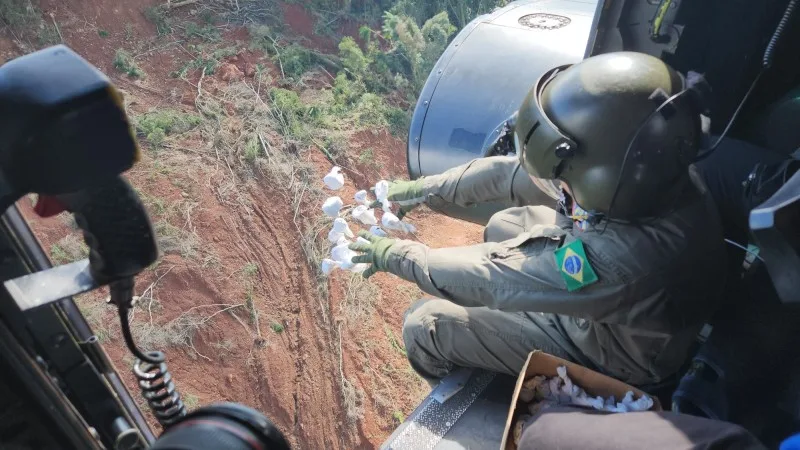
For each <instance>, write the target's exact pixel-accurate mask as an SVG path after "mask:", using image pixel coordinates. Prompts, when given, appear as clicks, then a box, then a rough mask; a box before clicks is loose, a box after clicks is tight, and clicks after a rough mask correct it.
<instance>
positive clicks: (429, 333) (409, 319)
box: [403, 299, 453, 379]
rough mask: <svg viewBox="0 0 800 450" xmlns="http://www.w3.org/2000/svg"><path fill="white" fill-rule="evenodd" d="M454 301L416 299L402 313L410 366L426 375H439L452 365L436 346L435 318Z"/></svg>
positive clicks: (445, 373)
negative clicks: (403, 314) (403, 313)
mask: <svg viewBox="0 0 800 450" xmlns="http://www.w3.org/2000/svg"><path fill="white" fill-rule="evenodd" d="M450 306H453V304H452V303H451V302H449V301H447V300H440V299H424V300H419V301H417V302H416V303H414V304H413V305H411V307H409V308H408V310H407V311H406V313H405V320H404V321H403V343H404V344H405V346H406V353H407V355H408V360H409V363H410V364H411V367H412V368H413V369H414V370H416V371H417V373H419V374H420V375H421V376H423V377H425V378H428V379H430V378H441V377H444V376H445V375H447V374H448V373H449V372H450V371H451V370H452V369H453V365H452V364H451V363H450V362H448V361H447V360H446V359H445V358H444V356H443V355H442V354H441V353H440V349H439V348H438V346H437V345H436V320H437V319H438V318H439V317H440V316H441V315H442V314H446V313H447V310H448V309H449V307H450Z"/></svg>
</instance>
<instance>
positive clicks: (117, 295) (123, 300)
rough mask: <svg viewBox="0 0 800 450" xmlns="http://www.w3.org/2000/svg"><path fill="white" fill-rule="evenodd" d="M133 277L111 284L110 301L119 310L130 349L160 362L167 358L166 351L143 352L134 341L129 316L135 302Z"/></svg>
mask: <svg viewBox="0 0 800 450" xmlns="http://www.w3.org/2000/svg"><path fill="white" fill-rule="evenodd" d="M133 286H134V283H133V277H130V278H125V279H122V280H117V281H114V282H113V283H111V284H110V286H109V291H110V292H109V293H110V294H111V301H110V303H112V304H114V305H116V306H117V311H118V312H119V323H120V328H122V337H123V338H124V339H125V345H126V346H127V347H128V350H130V351H131V353H133V355H134V356H136V357H137V358H139V359H140V360H142V361H146V362H149V363H151V364H159V363H162V362H164V361H165V360H166V357H165V355H164V353H162V352H147V353H145V352H142V351H141V350H139V348H138V347H136V343H134V342H133V335H132V334H131V324H130V320H129V318H128V311H129V310H130V308H131V305H132V304H133Z"/></svg>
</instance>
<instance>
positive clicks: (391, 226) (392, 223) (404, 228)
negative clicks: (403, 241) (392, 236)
mask: <svg viewBox="0 0 800 450" xmlns="http://www.w3.org/2000/svg"><path fill="white" fill-rule="evenodd" d="M381 224H382V225H383V227H384V228H386V229H387V230H395V231H401V232H403V233H414V232H416V231H417V229H416V227H414V225H411V224H410V223H406V222H403V221H401V220H400V219H398V218H397V216H395V215H394V214H392V213H391V212H389V211H384V213H383V217H381Z"/></svg>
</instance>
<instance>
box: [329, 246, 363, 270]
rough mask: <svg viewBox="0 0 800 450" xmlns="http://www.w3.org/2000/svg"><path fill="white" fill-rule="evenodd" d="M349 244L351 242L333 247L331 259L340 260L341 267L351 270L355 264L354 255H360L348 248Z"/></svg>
mask: <svg viewBox="0 0 800 450" xmlns="http://www.w3.org/2000/svg"><path fill="white" fill-rule="evenodd" d="M349 245H350V243H343V244H340V245H337V246H336V247H333V249H331V259H333V260H334V261H336V262H338V263H339V264H340V267H341V268H342V269H345V270H350V269H352V268H353V266H355V263H353V257H355V256H358V253H356V252H354V251H352V250H350V249H349V248H348V246H349Z"/></svg>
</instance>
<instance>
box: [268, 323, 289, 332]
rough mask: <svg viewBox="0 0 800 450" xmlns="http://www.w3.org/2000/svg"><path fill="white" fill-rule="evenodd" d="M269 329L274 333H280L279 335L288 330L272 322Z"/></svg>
mask: <svg viewBox="0 0 800 450" xmlns="http://www.w3.org/2000/svg"><path fill="white" fill-rule="evenodd" d="M269 328H270V329H271V330H272V331H273V332H275V333H278V334H280V333H283V331H284V330H285V329H286V327H284V326H283V325H282V324H280V323H278V322H272V323H271V324H269Z"/></svg>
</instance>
